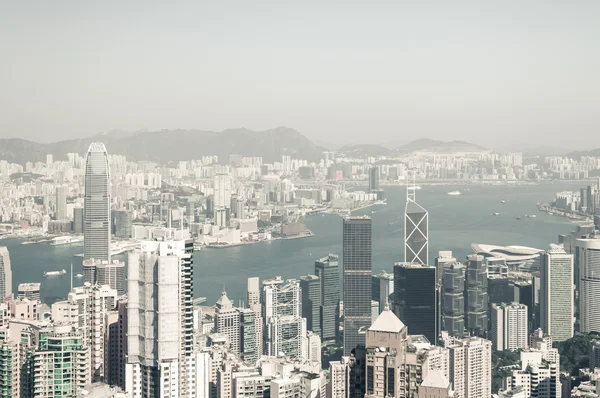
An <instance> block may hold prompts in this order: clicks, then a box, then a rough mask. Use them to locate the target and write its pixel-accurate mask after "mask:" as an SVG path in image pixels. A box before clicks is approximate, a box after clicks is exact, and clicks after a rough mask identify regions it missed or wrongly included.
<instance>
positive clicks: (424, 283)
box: [394, 263, 438, 342]
mask: <svg viewBox="0 0 600 398" xmlns="http://www.w3.org/2000/svg"><path fill="white" fill-rule="evenodd" d="M436 282H437V279H436V273H435V267H433V266H429V265H423V264H420V263H396V264H394V313H395V314H396V316H397V317H398V318H400V320H401V321H402V322H403V323H404V324H405V325H406V327H408V330H410V332H411V333H414V334H422V335H424V336H425V337H427V339H428V340H429V341H433V342H435V341H436V340H437V335H438V332H437V319H438V317H437V302H438V298H437V290H436V284H437V283H436Z"/></svg>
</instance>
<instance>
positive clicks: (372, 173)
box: [369, 166, 380, 192]
mask: <svg viewBox="0 0 600 398" xmlns="http://www.w3.org/2000/svg"><path fill="white" fill-rule="evenodd" d="M379 173H380V170H379V167H378V166H373V167H371V168H370V169H369V192H374V191H377V190H378V189H379Z"/></svg>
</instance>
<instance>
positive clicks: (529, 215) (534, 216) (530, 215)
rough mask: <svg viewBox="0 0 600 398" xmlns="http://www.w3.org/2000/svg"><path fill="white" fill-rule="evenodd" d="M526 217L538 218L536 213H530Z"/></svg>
mask: <svg viewBox="0 0 600 398" xmlns="http://www.w3.org/2000/svg"><path fill="white" fill-rule="evenodd" d="M526 217H527V218H536V217H537V216H536V215H535V214H528V215H527V216H526Z"/></svg>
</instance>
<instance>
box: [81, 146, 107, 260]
mask: <svg viewBox="0 0 600 398" xmlns="http://www.w3.org/2000/svg"><path fill="white" fill-rule="evenodd" d="M110 191H111V190H110V168H109V165H108V154H107V152H106V147H105V146H104V144H103V143H101V142H92V144H91V145H90V149H89V150H88V153H87V157H86V165H85V196H84V206H83V209H84V213H85V216H84V222H85V230H84V242H83V258H84V259H85V260H87V259H90V258H95V259H96V260H106V261H109V260H110V223H111V219H110V205H111V199H110Z"/></svg>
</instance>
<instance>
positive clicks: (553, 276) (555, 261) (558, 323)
mask: <svg viewBox="0 0 600 398" xmlns="http://www.w3.org/2000/svg"><path fill="white" fill-rule="evenodd" d="M572 281H573V255H572V254H567V253H565V251H564V249H563V248H562V247H560V246H558V245H550V249H549V250H548V251H546V252H544V253H543V254H542V257H541V269H540V325H541V328H542V330H544V331H545V332H546V333H548V334H549V335H550V336H552V338H553V339H554V341H564V340H568V339H570V338H571V337H573V333H574V325H573V323H574V311H573V282H572Z"/></svg>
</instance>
